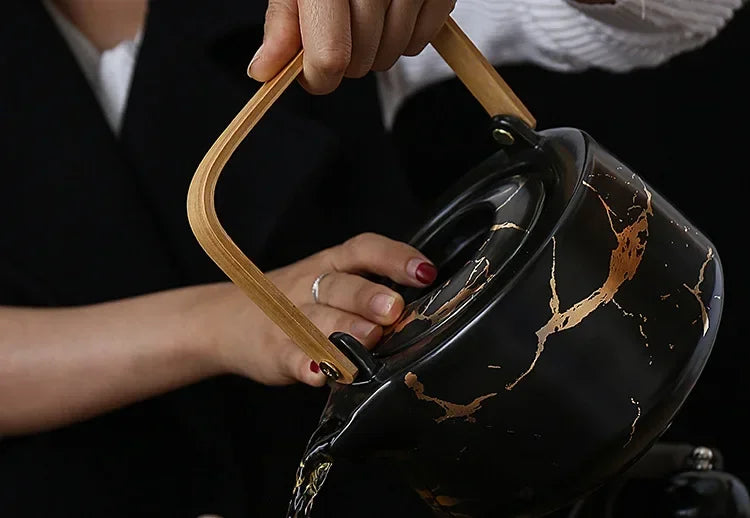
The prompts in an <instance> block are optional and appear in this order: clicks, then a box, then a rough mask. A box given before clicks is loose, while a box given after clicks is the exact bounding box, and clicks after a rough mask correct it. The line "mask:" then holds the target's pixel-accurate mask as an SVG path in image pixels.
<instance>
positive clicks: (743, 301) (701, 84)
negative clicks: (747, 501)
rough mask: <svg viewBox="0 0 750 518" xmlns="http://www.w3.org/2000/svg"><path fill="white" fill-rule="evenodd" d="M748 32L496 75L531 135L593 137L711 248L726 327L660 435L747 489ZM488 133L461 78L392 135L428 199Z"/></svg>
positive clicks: (476, 156) (476, 157)
mask: <svg viewBox="0 0 750 518" xmlns="http://www.w3.org/2000/svg"><path fill="white" fill-rule="evenodd" d="M748 34H750V8H748V7H747V5H745V7H743V8H741V9H740V11H738V12H737V13H736V15H735V17H734V19H733V20H731V21H730V22H729V24H728V25H727V26H726V27H725V29H724V30H723V31H722V32H720V33H719V34H718V35H717V36H716V38H714V39H713V40H711V41H710V42H708V43H707V44H706V45H704V46H703V47H701V48H700V49H697V50H693V51H691V52H688V53H684V54H682V55H679V56H677V57H675V58H673V59H672V60H670V61H669V62H667V63H665V64H663V65H661V66H659V67H656V68H649V69H639V70H635V71H631V72H629V73H625V74H616V73H609V72H604V71H600V70H590V71H586V72H581V73H559V72H553V71H549V70H543V69H540V68H538V67H535V66H529V65H523V66H504V67H502V68H500V73H501V75H502V76H503V78H504V79H505V80H506V82H507V83H508V84H509V85H510V86H511V88H512V89H513V90H514V91H515V93H516V94H517V95H518V96H519V97H520V98H521V100H522V101H523V102H524V104H525V105H526V106H527V107H528V108H529V110H530V111H531V112H532V114H534V116H535V117H536V119H537V121H538V125H537V128H538V129H540V130H542V129H546V128H554V127H565V126H568V127H575V128H579V129H582V130H583V131H585V132H587V133H589V134H590V135H591V136H592V137H593V138H594V139H595V140H596V141H597V142H599V144H601V145H602V146H603V147H604V148H606V149H608V150H609V151H611V152H612V153H613V154H614V155H615V156H617V157H618V158H619V159H620V160H621V161H622V162H624V163H625V164H627V165H628V166H630V167H631V168H632V170H633V171H635V172H636V173H638V174H639V175H640V176H641V177H643V178H644V179H645V180H646V181H647V182H648V183H650V184H651V186H652V187H653V188H655V189H656V190H657V191H659V192H660V193H661V194H662V195H663V196H664V197H666V198H667V199H668V200H670V201H671V203H673V204H674V205H675V206H676V207H677V208H678V209H680V210H681V211H682V212H683V213H684V214H685V215H686V216H687V218H688V219H689V220H691V221H692V222H693V224H694V227H696V228H698V229H700V230H701V231H702V232H704V233H705V234H706V235H707V236H708V238H709V239H710V240H711V241H713V243H714V245H715V247H716V250H717V252H718V255H719V258H720V259H721V262H722V265H723V269H724V275H725V280H726V288H725V289H726V294H725V305H724V311H723V315H722V322H721V324H720V328H719V333H718V338H717V341H716V343H715V346H714V350H713V353H712V356H711V358H710V360H709V363H708V365H707V367H706V369H705V370H704V372H703V374H702V377H701V379H700V380H699V382H698V384H697V385H696V387H695V389H694V391H693V393H692V394H691V396H690V398H689V399H688V401H687V403H686V405H685V406H684V407H683V409H682V411H681V412H680V414H679V415H678V416H677V418H676V419H675V421H674V422H673V424H672V426H671V428H670V429H669V430H668V432H667V434H666V435H665V437H664V439H665V440H675V441H688V442H692V443H694V444H702V445H706V446H712V447H717V448H718V449H719V450H720V451H721V452H722V453H723V454H724V457H725V462H726V465H725V469H726V470H727V471H730V472H732V473H734V474H735V475H738V476H740V477H741V478H742V479H743V480H744V481H745V483H746V484H750V448H749V447H748V446H747V439H746V437H747V435H748V430H747V429H746V427H745V425H744V421H745V419H744V418H745V416H746V414H747V411H748V408H750V383H748V377H747V374H746V372H747V368H748V365H749V364H750V351H749V350H748V346H750V340H748V337H747V335H746V333H745V327H744V325H745V324H746V323H748V324H750V322H749V321H748V314H747V309H748V303H747V292H748V289H750V283H748V274H747V270H748V268H749V267H750V266H749V265H748V261H747V259H746V257H747V256H746V255H745V254H746V253H745V249H746V247H747V245H746V243H745V241H746V240H747V234H748V230H747V225H746V210H745V207H746V206H747V205H748V201H747V185H748V182H747V174H748V172H749V171H750V166H749V165H748V164H749V162H748V139H747V136H746V129H745V128H746V124H747V120H746V119H747V115H748V113H749V110H748V107H749V106H750V103H749V102H748V93H750V82H749V81H748V78H747V69H748V68H750V45H749V44H748V42H747V38H748ZM436 107H440V108H439V109H436ZM487 128H488V120H487V116H486V113H485V112H483V110H482V108H481V107H480V106H479V104H478V103H476V101H475V100H474V99H473V97H472V96H471V95H470V94H469V93H468V91H467V90H465V89H464V87H463V86H462V85H461V84H460V83H459V82H458V81H457V80H451V81H445V82H442V83H440V84H437V85H435V86H434V87H431V88H429V89H427V90H425V91H424V92H422V93H420V94H419V95H418V96H416V97H414V98H412V99H411V100H410V101H408V102H407V104H406V105H405V106H404V108H403V109H402V111H401V112H400V114H399V117H398V119H397V122H396V125H395V130H394V131H395V137H396V139H397V141H398V142H399V145H400V146H401V153H402V154H403V157H404V159H405V160H406V161H407V162H408V164H409V167H410V170H411V172H412V173H413V178H414V179H415V180H414V187H415V190H416V191H417V192H419V193H421V194H422V195H423V196H424V198H425V200H427V201H428V202H429V201H430V200H431V199H433V198H434V197H435V196H438V195H439V194H440V193H441V192H442V191H443V190H445V189H446V188H447V187H448V186H449V185H450V184H451V183H452V182H453V181H454V180H455V178H456V177H457V176H458V175H460V174H461V173H463V172H464V171H466V170H468V169H470V168H471V167H472V166H474V165H476V164H477V163H478V162H480V161H481V160H482V159H483V158H485V157H487V156H489V155H490V154H491V153H493V152H494V151H495V150H496V149H497V148H496V147H495V145H494V143H493V141H492V139H491V138H490V134H489V131H488V130H487Z"/></svg>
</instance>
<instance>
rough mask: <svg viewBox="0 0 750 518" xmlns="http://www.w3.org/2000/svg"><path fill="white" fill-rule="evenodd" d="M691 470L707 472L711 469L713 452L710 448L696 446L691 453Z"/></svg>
mask: <svg viewBox="0 0 750 518" xmlns="http://www.w3.org/2000/svg"><path fill="white" fill-rule="evenodd" d="M691 460H692V463H693V469H695V470H697V471H708V470H711V469H713V467H714V464H713V460H714V452H713V450H711V448H707V447H705V446H698V447H696V448H695V449H694V450H693V453H692V459H691Z"/></svg>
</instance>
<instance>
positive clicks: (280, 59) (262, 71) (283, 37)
mask: <svg viewBox="0 0 750 518" xmlns="http://www.w3.org/2000/svg"><path fill="white" fill-rule="evenodd" d="M301 45H302V39H301V36H300V28H299V13H298V11H297V1H296V0H269V2H268V9H267V10H266V23H265V27H264V29H263V44H262V45H261V46H260V48H259V49H258V51H257V52H256V54H255V56H253V59H252V60H251V61H250V65H248V67H247V74H248V75H249V76H250V77H252V78H253V79H255V80H257V81H263V82H265V81H268V80H270V79H271V78H273V77H274V76H275V75H276V74H278V73H279V71H281V69H282V68H283V67H284V66H285V65H286V64H287V63H289V62H290V61H291V60H292V58H294V56H296V55H297V53H298V52H299V49H300V47H301Z"/></svg>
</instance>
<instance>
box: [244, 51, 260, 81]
mask: <svg viewBox="0 0 750 518" xmlns="http://www.w3.org/2000/svg"><path fill="white" fill-rule="evenodd" d="M262 50H263V44H261V46H260V47H258V50H256V51H255V54H254V55H253V59H251V60H250V64H249V65H248V66H247V75H249V76H250V77H253V73H252V68H253V63H255V62H256V61H257V60H258V58H259V57H260V53H261V51H262Z"/></svg>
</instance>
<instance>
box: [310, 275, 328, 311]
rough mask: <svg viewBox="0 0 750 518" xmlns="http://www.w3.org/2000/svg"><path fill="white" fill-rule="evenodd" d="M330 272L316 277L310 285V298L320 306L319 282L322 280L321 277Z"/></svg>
mask: <svg viewBox="0 0 750 518" xmlns="http://www.w3.org/2000/svg"><path fill="white" fill-rule="evenodd" d="M329 273H331V272H325V273H321V274H320V275H318V277H317V278H316V279H315V280H314V281H313V283H312V296H313V300H314V301H315V303H316V304H320V303H321V302H320V281H322V280H323V277H325V276H326V275H328V274H329Z"/></svg>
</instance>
